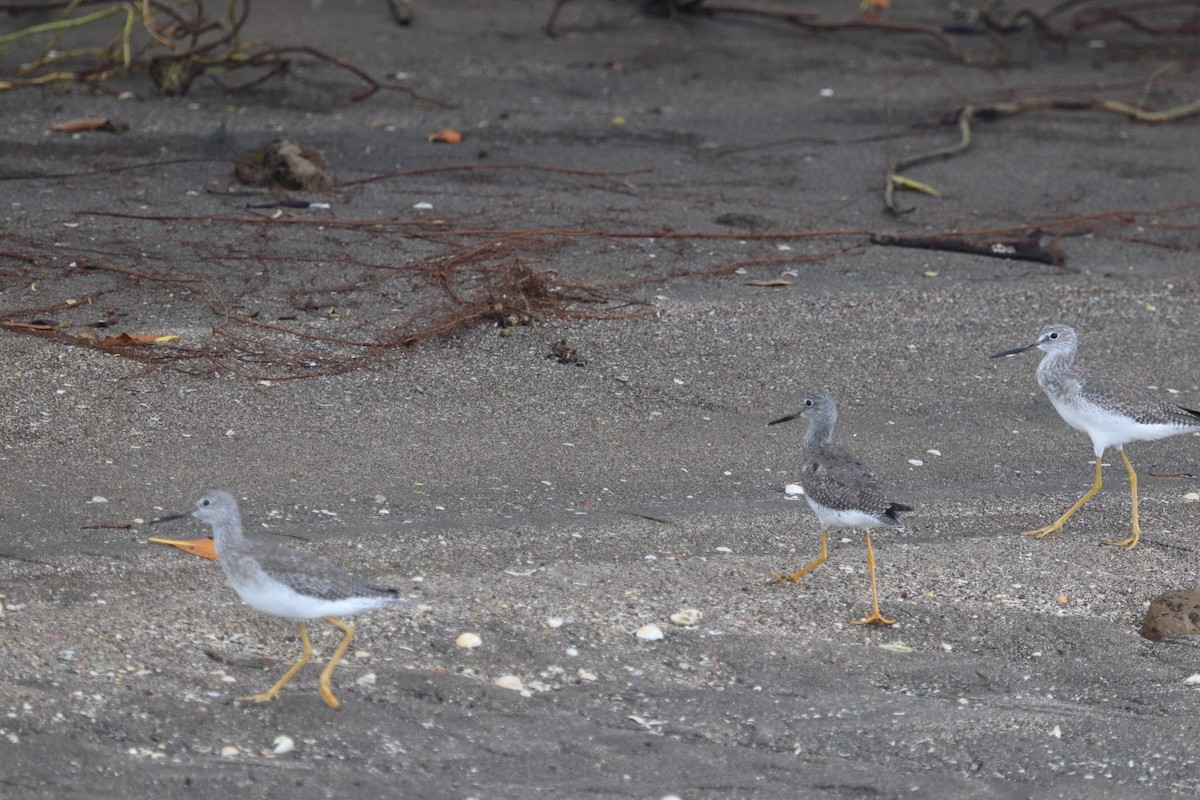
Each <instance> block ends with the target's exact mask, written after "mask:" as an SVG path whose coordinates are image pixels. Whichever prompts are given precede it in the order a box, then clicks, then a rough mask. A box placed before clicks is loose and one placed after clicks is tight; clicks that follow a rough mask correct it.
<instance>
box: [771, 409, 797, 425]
mask: <svg viewBox="0 0 1200 800" xmlns="http://www.w3.org/2000/svg"><path fill="white" fill-rule="evenodd" d="M798 416H800V414H799V412H797V413H795V414H788V415H787V416H786V417H780V418H779V419H773V420H771V421H770V422H768V423H767V425H768V426H769V425H778V424H779V423H781V422H791V421H792V420H794V419H795V418H796V417H798Z"/></svg>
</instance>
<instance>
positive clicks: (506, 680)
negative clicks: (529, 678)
mask: <svg viewBox="0 0 1200 800" xmlns="http://www.w3.org/2000/svg"><path fill="white" fill-rule="evenodd" d="M495 683H496V685H497V686H499V687H500V688H501V689H512V690H513V691H514V692H520V691H524V689H525V686H524V685H523V684H522V683H521V679H520V678H518V677H517V676H516V675H501V676H500V677H499V678H496V681H495Z"/></svg>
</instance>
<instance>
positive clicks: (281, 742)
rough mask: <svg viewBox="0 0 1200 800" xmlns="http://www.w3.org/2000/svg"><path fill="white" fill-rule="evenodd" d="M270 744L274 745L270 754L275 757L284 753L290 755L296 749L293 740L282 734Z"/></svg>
mask: <svg viewBox="0 0 1200 800" xmlns="http://www.w3.org/2000/svg"><path fill="white" fill-rule="evenodd" d="M272 744H274V745H275V747H274V749H272V750H271V752H272V753H274V754H275V755H277V756H281V755H283V754H284V753H290V752H292V751H293V750H295V749H296V742H295V740H293V739H292V737H290V736H285V735H283V734H280V735H279V736H276V737H275V741H274V742H272ZM235 749H236V748H235Z"/></svg>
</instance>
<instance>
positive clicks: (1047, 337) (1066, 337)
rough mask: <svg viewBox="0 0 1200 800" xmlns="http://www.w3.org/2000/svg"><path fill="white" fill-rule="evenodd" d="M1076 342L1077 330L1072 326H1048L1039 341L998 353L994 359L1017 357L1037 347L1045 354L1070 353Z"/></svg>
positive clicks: (1043, 329)
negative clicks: (1018, 354)
mask: <svg viewBox="0 0 1200 800" xmlns="http://www.w3.org/2000/svg"><path fill="white" fill-rule="evenodd" d="M1076 341H1077V338H1076V336H1075V329H1074V328H1072V327H1071V326H1070V325H1047V326H1046V327H1044V328H1042V332H1041V333H1039V334H1038V338H1037V341H1035V342H1032V343H1031V344H1027V345H1022V346H1021V347H1016V348H1013V349H1012V350H1005V351H1004V352H1003V353H996V355H994V356H992V358H1003V357H1004V356H1015V355H1016V354H1017V353H1024V352H1025V351H1026V350H1032V349H1034V348H1035V347H1036V348H1037V349H1038V350H1041V351H1042V352H1044V353H1070V352H1074V350H1075V343H1076Z"/></svg>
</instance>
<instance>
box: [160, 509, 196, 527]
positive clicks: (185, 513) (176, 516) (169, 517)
mask: <svg viewBox="0 0 1200 800" xmlns="http://www.w3.org/2000/svg"><path fill="white" fill-rule="evenodd" d="M191 515H192V512H190V511H183V512H181V513H179V514H168V515H167V516H165V517H158V518H156V519H152V520H150V524H151V525H157V524H158V523H160V522H170V521H171V520H173V519H183V518H184V517H190V516H191Z"/></svg>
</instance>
